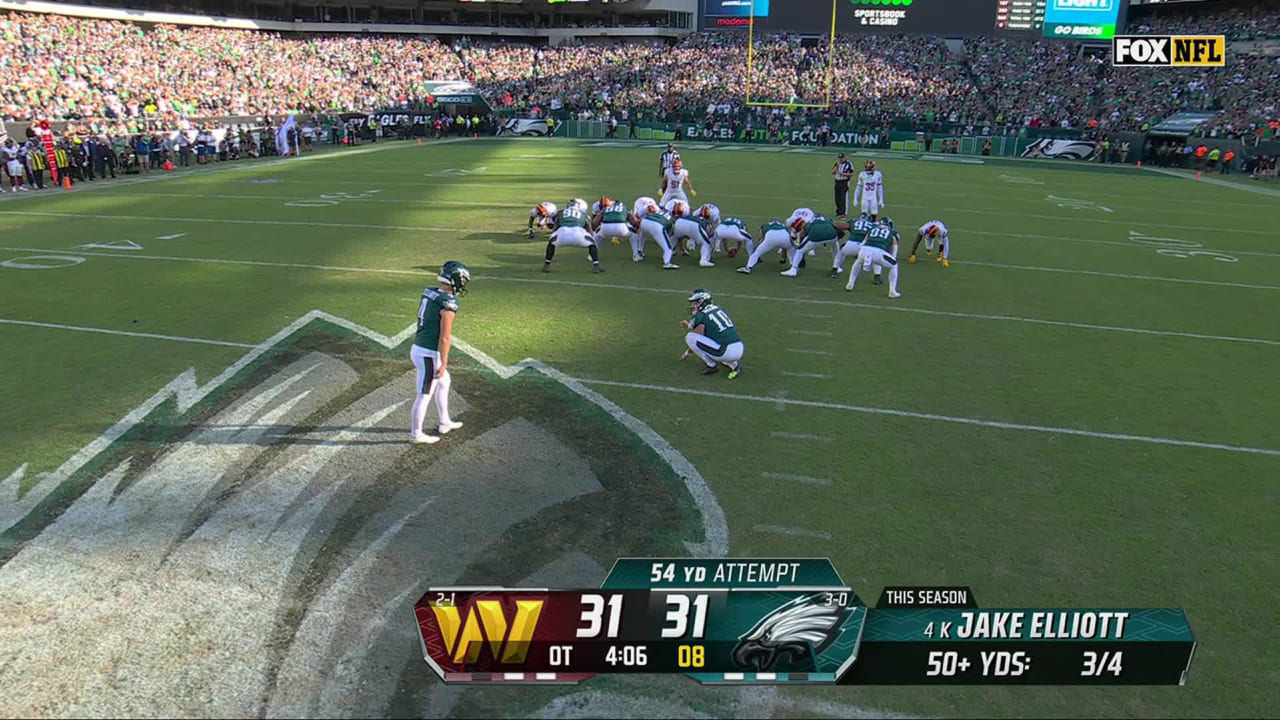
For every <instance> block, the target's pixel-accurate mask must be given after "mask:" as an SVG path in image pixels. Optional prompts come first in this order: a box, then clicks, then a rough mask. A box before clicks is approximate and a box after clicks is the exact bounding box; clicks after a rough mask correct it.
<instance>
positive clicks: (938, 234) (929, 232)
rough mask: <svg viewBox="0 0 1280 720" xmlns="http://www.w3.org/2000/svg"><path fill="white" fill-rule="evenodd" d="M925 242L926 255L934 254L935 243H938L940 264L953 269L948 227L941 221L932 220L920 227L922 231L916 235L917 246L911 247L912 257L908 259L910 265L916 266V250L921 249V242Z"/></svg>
mask: <svg viewBox="0 0 1280 720" xmlns="http://www.w3.org/2000/svg"><path fill="white" fill-rule="evenodd" d="M921 240H923V241H924V254H925V255H932V254H933V243H934V242H935V241H937V243H938V262H940V263H942V267H944V268H945V267H951V237H950V236H949V235H947V226H946V225H943V224H942V221H941V220H930V221H929V222H927V223H925V224H924V225H921V226H920V230H919V231H918V232H917V233H916V241H915V244H913V245H912V246H911V257H909V258H907V263H908V264H910V265H915V264H916V248H918V247H920V241H921Z"/></svg>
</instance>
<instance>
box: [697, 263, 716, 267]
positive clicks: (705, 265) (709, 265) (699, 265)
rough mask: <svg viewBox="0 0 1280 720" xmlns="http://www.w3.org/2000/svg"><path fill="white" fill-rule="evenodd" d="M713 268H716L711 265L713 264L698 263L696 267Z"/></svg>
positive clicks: (713, 264)
mask: <svg viewBox="0 0 1280 720" xmlns="http://www.w3.org/2000/svg"><path fill="white" fill-rule="evenodd" d="M715 266H716V264H715V263H713V262H699V263H698V267H715Z"/></svg>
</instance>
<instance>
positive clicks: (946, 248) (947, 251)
mask: <svg viewBox="0 0 1280 720" xmlns="http://www.w3.org/2000/svg"><path fill="white" fill-rule="evenodd" d="M939 249H940V250H941V251H942V259H944V260H949V259H951V243H941V244H940V247H939Z"/></svg>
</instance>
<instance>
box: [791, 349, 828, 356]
mask: <svg viewBox="0 0 1280 720" xmlns="http://www.w3.org/2000/svg"><path fill="white" fill-rule="evenodd" d="M787 352H789V353H796V354H797V355H831V354H832V353H829V352H827V351H826V350H805V349H803V348H787Z"/></svg>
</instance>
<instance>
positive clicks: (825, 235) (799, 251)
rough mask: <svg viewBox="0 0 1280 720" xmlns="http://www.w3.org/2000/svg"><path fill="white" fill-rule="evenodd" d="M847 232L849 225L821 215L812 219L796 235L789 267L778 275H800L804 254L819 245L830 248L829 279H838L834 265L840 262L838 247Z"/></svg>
mask: <svg viewBox="0 0 1280 720" xmlns="http://www.w3.org/2000/svg"><path fill="white" fill-rule="evenodd" d="M848 232H849V224H848V223H842V222H834V221H832V220H830V219H828V218H827V217H825V216H823V215H818V216H815V217H814V218H813V220H811V221H810V222H808V223H807V224H805V226H804V227H803V228H802V229H801V230H800V232H799V233H798V234H797V235H796V242H797V243H798V244H797V245H796V249H795V252H793V253H791V267H789V268H787V269H786V270H783V271H782V272H781V273H780V274H781V275H783V276H785V277H795V276H796V275H799V274H800V263H801V262H802V261H803V260H804V256H805V254H806V253H808V252H810V251H812V250H816V249H817V247H818V246H819V245H828V246H830V247H831V256H832V260H831V262H832V265H833V267H832V269H831V277H838V276H839V275H840V271H839V270H836V269H835V267H834V265H835V264H836V263H838V262H839V261H840V245H841V241H842V240H844V236H845V234H846V233H848Z"/></svg>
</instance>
